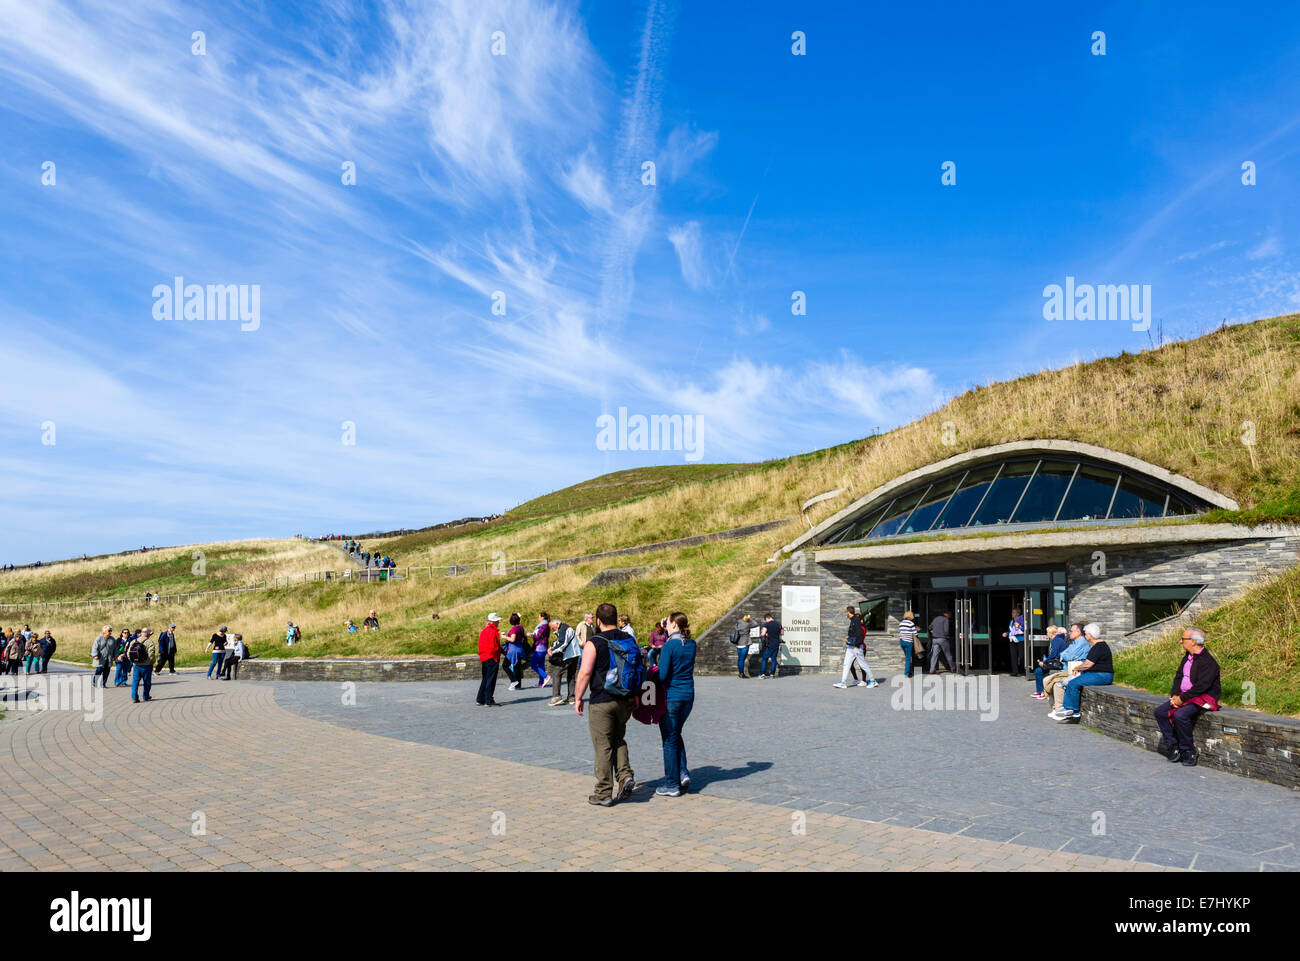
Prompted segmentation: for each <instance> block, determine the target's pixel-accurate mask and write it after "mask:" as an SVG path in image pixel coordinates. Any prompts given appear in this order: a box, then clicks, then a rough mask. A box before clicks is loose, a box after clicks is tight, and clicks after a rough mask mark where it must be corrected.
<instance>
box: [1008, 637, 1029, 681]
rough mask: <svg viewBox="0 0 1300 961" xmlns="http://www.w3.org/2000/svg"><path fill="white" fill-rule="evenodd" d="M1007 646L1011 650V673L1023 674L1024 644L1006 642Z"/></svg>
mask: <svg viewBox="0 0 1300 961" xmlns="http://www.w3.org/2000/svg"><path fill="white" fill-rule="evenodd" d="M1007 646H1008V647H1009V648H1011V673H1012V674H1024V673H1025V642H1024V641H1008V642H1007Z"/></svg>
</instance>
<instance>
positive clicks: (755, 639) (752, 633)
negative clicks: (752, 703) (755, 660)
mask: <svg viewBox="0 0 1300 961" xmlns="http://www.w3.org/2000/svg"><path fill="white" fill-rule="evenodd" d="M784 633H785V628H784V627H782V626H781V622H780V621H778V620H777V619H776V618H775V617H773V616H772V615H771V614H770V613H769V614H764V615H763V623H762V624H756V623H754V618H753V616H752V615H749V614H745V615H743V616H742V617H741V618H740V620H739V621H737V622H736V626H735V627H733V628H732V629H731V643H732V644H734V645H735V646H736V676H737V677H745V678H748V677H752V676H753V675H751V674H750V673H749V672H748V670H747V669H746V666H747V665H748V663H749V653H750V648H752V647H754V646H757V647H758V649H759V650H758V653H759V655H760V658H761V659H760V663H761V664H762V667H761V670H762V673H761V674H759V675H758V677H759V678H760V679H763V678H771V677H776V672H777V661H778V660H779V659H780V654H781V635H782V634H784ZM863 663H866V662H865V661H864V662H863Z"/></svg>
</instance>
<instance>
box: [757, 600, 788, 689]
mask: <svg viewBox="0 0 1300 961" xmlns="http://www.w3.org/2000/svg"><path fill="white" fill-rule="evenodd" d="M784 633H785V628H784V627H782V626H781V622H780V621H778V620H777V619H776V618H775V617H773V616H772V615H771V614H764V615H763V673H762V674H760V675H758V676H759V678H760V679H761V678H764V677H776V671H777V663H776V662H777V660H778V658H779V657H780V654H781V635H782V634H784ZM769 662H770V663H771V665H772V666H771V668H770V669H769V668H768V663H769Z"/></svg>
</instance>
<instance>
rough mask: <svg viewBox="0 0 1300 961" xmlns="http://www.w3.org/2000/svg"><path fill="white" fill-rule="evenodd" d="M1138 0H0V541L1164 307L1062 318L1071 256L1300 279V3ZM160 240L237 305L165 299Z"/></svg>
mask: <svg viewBox="0 0 1300 961" xmlns="http://www.w3.org/2000/svg"><path fill="white" fill-rule="evenodd" d="M1132 7H1133V5H1128V4H1114V5H1096V6H1094V7H1093V8H1092V9H1091V10H1090V11H1087V12H1084V11H1075V10H1056V9H1047V8H1044V6H1043V5H1041V4H1038V5H1030V4H1026V5H1024V6H1022V7H1019V8H1015V7H1005V8H1001V9H1000V11H999V12H998V13H997V14H996V15H994V14H992V13H990V12H988V11H987V10H985V9H983V8H979V7H977V6H968V5H951V6H949V5H944V4H937V5H936V4H928V5H925V6H924V7H920V8H916V9H910V8H904V7H901V6H900V7H898V8H897V9H892V10H888V9H875V8H871V7H867V6H863V5H861V4H850V3H844V4H819V5H816V8H815V9H814V5H810V4H802V3H753V2H747V3H739V2H737V3H729V2H728V3H722V2H719V3H692V4H684V3H682V4H671V3H651V4H646V3H572V2H549V0H548V2H543V0H510V2H505V0H438V2H434V0H425V2H415V0H407V2H391V3H390V2H379V0H376V2H370V3H351V2H344V0H321V2H316V3H303V4H288V3H277V4H259V3H240V2H225V3H220V4H217V3H213V4H195V3H173V2H166V0H133V2H132V3H131V4H125V5H124V4H120V3H91V2H78V3H73V2H60V0H48V2H39V3H32V2H20V0H0V89H2V91H3V96H0V134H2V135H3V148H2V149H0V183H3V184H4V189H3V191H0V231H2V232H3V247H4V250H5V257H4V258H3V259H2V260H0V336H2V338H3V339H2V341H0V342H2V343H3V345H4V347H3V350H4V354H3V356H4V360H5V364H4V369H5V371H6V373H7V374H8V376H9V379H10V384H9V387H8V389H6V390H4V391H0V469H2V470H3V473H4V477H5V482H4V485H3V488H2V491H3V492H2V493H0V505H2V506H3V516H4V520H5V524H4V528H5V540H6V544H5V546H4V549H3V550H2V551H0V554H3V555H4V557H3V558H0V560H8V561H12V562H15V563H21V562H25V561H29V560H33V559H36V558H54V557H61V556H68V555H71V554H78V553H81V552H82V551H86V552H91V553H94V552H98V551H104V550H117V549H122V548H126V547H129V546H133V545H139V544H142V543H146V544H154V543H157V544H160V545H161V544H173V543H188V542H199V541H207V540H216V539H226V538H235V537H252V536H281V535H288V534H293V533H299V532H304V533H313V534H314V533H323V532H328V531H364V530H373V529H383V528H392V527H399V526H411V527H414V526H421V525H424V524H428V523H434V522H437V521H439V520H444V519H448V518H452V517H459V516H463V515H465V514H478V513H487V512H496V511H502V510H504V509H506V508H508V507H510V506H511V505H513V504H515V503H517V502H519V501H522V500H525V499H527V498H529V497H532V496H535V495H537V494H539V493H542V492H545V491H548V490H553V489H556V488H559V487H562V486H565V485H568V484H571V483H574V482H576V481H579V480H582V479H584V478H587V477H591V476H593V475H596V474H600V473H604V472H606V471H611V470H619V469H622V468H626V467H635V466H644V465H646V464H652V463H674V462H677V463H680V462H682V460H683V459H684V457H683V454H682V453H681V452H654V451H605V450H600V449H598V446H597V443H596V438H597V429H596V419H597V418H598V417H599V416H600V415H601V414H603V413H616V412H617V409H618V408H619V407H620V406H621V407H626V408H627V409H628V411H629V412H630V413H633V414H635V413H642V414H646V415H649V414H677V413H680V414H693V415H700V416H702V417H703V418H704V426H705V434H704V448H703V459H704V460H705V461H716V462H723V461H732V460H758V459H766V458H772V457H779V456H784V455H786V454H790V453H794V452H798V451H803V450H809V449H813V448H817V447H822V446H826V445H829V444H835V443H840V442H843V441H847V440H851V439H854V438H857V437H862V436H865V435H867V434H869V433H871V432H872V431H874V430H876V429H877V428H880V429H887V428H889V427H892V426H896V425H898V424H901V423H905V422H906V421H908V420H911V419H912V418H914V417H916V416H917V415H919V414H922V413H924V412H926V411H928V410H930V409H933V408H934V407H935V406H936V405H938V404H940V403H942V402H943V401H944V400H945V399H946V398H948V397H950V396H952V395H953V394H955V393H958V392H960V391H962V390H964V389H966V388H968V387H970V386H973V385H975V384H980V383H987V382H990V381H994V380H1002V379H1005V378H1007V377H1012V376H1016V375H1018V374H1020V373H1024V372H1028V371H1033V370H1038V369H1041V368H1044V367H1055V366H1060V365H1063V364H1068V363H1070V362H1072V361H1074V360H1076V359H1087V358H1091V357H1095V356H1099V355H1104V354H1112V353H1116V352H1118V351H1120V350H1125V349H1127V350H1135V349H1139V348H1141V347H1145V346H1147V344H1148V342H1149V337H1150V335H1149V334H1148V333H1141V332H1134V331H1133V330H1132V329H1131V325H1130V323H1129V322H1127V321H1125V320H1091V321H1046V320H1044V319H1043V288H1044V287H1045V286H1046V285H1049V284H1062V283H1064V280H1065V277H1066V276H1073V277H1075V278H1077V280H1078V282H1079V283H1093V284H1149V285H1150V286H1151V291H1152V293H1151V298H1152V304H1153V317H1154V321H1155V324H1156V325H1162V326H1163V329H1164V332H1165V335H1166V337H1167V338H1168V337H1179V336H1194V335H1196V334H1197V333H1200V332H1202V331H1204V330H1206V329H1209V328H1210V327H1212V326H1217V325H1218V324H1219V323H1221V322H1222V321H1224V320H1227V321H1228V322H1234V321H1244V320H1251V319H1255V318H1258V317H1263V316H1270V315H1274V314H1279V313H1287V312H1293V311H1297V310H1300V273H1298V272H1297V270H1296V261H1297V244H1298V243H1300V237H1297V234H1296V227H1295V225H1296V224H1297V223H1298V222H1300V216H1297V215H1298V214H1300V210H1298V209H1297V207H1298V206H1300V203H1298V202H1300V187H1298V185H1297V179H1296V172H1297V171H1300V106H1298V105H1300V96H1298V94H1300V59H1298V58H1296V57H1295V56H1294V51H1295V49H1297V41H1300V9H1291V10H1287V9H1285V8H1281V9H1273V10H1270V11H1269V14H1268V15H1267V16H1263V15H1260V16H1249V15H1246V14H1243V13H1239V12H1227V11H1226V10H1225V9H1220V10H1217V11H1216V10H1214V9H1212V8H1210V7H1203V6H1197V5H1188V4H1179V5H1173V4H1153V5H1141V7H1140V9H1133V8H1132ZM1097 30H1100V31H1104V32H1105V35H1106V53H1105V56H1094V55H1093V54H1092V52H1091V47H1092V45H1093V41H1092V35H1093V32H1094V31H1097ZM195 31H202V32H203V35H204V36H203V41H204V50H205V52H204V53H203V54H202V55H196V54H195V52H194V44H195V41H194V40H193V39H192V38H193V34H194V32H195ZM496 31H500V32H501V34H502V35H503V37H504V44H505V46H504V55H497V56H494V55H493V53H492V47H493V34H494V32H496ZM794 31H803V33H804V34H805V37H806V53H805V55H803V56H795V55H793V54H792V52H791V45H792V40H791V35H792V33H793V32H794ZM645 161H652V162H653V163H654V164H655V174H656V182H655V184H654V185H653V186H648V185H646V184H644V183H643V182H642V164H643V163H644V162H645ZM945 161H951V162H953V163H954V164H955V165H956V184H955V185H953V186H945V185H943V184H942V183H941V181H940V174H941V169H940V168H941V164H943V163H944V162H945ZM1247 161H1249V162H1251V163H1253V164H1255V170H1256V178H1257V183H1256V184H1255V185H1253V186H1246V185H1243V183H1242V164H1243V163H1244V162H1247ZM47 162H52V163H53V164H54V182H53V183H52V184H45V183H42V174H43V170H44V169H45V168H44V167H43V165H44V164H46V163H47ZM345 162H350V163H353V164H355V169H356V183H355V184H353V185H345V184H344V183H343V182H342V181H343V175H342V165H343V164H344V163H345ZM47 179H48V178H47ZM176 276H182V277H184V278H185V282H186V283H195V284H200V285H207V284H222V285H226V284H235V285H240V284H244V285H250V286H251V285H257V286H258V287H259V290H260V297H261V301H260V315H259V318H258V325H257V328H256V329H254V330H242V329H241V324H240V322H239V320H237V319H235V320H231V319H224V320H223V319H214V318H210V317H205V318H203V319H194V320H185V319H183V318H181V319H173V320H157V319H155V317H154V316H153V312H154V306H155V297H154V293H153V292H154V289H155V287H156V286H158V285H171V284H172V282H173V278H174V277H176ZM795 290H800V291H803V292H804V293H805V295H806V299H807V313H806V315H803V316H795V315H793V314H792V313H791V295H792V292H793V291H795ZM495 291H501V292H502V293H504V295H505V313H504V315H500V314H494V313H493V312H492V303H493V294H494V292H495ZM1152 333H1154V330H1153V331H1152ZM345 423H346V424H352V425H354V431H353V434H354V439H355V443H352V444H348V443H345V442H344V441H345V440H346V439H348V438H347V437H346V436H345V434H346V429H345V427H344V426H343V425H344V424H345ZM51 425H52V432H51ZM50 440H53V443H49V441H50ZM808 493H809V494H810V495H811V494H814V493H817V491H811V490H810V491H809V492H808Z"/></svg>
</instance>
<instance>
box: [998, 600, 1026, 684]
mask: <svg viewBox="0 0 1300 961" xmlns="http://www.w3.org/2000/svg"><path fill="white" fill-rule="evenodd" d="M1002 636H1003V637H1005V638H1006V639H1007V643H1008V645H1009V646H1010V650H1011V676H1012V677H1024V676H1025V618H1024V615H1023V614H1021V613H1020V608H1018V607H1013V608H1012V609H1011V623H1009V624H1008V625H1007V629H1006V630H1005V631H1003V632H1002Z"/></svg>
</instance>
